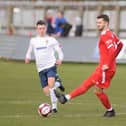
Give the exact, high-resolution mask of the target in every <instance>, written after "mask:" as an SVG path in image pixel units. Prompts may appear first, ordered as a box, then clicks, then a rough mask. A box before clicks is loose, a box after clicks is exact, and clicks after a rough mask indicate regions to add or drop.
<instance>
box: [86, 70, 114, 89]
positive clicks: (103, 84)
mask: <svg viewBox="0 0 126 126" xmlns="http://www.w3.org/2000/svg"><path fill="white" fill-rule="evenodd" d="M114 74H115V71H108V70H107V71H103V70H101V69H100V68H97V69H96V71H95V72H94V73H93V74H92V75H91V76H90V77H89V78H88V79H89V81H90V82H91V83H93V84H95V85H97V86H98V87H99V88H108V87H109V85H110V82H111V80H112V78H113V76H114Z"/></svg>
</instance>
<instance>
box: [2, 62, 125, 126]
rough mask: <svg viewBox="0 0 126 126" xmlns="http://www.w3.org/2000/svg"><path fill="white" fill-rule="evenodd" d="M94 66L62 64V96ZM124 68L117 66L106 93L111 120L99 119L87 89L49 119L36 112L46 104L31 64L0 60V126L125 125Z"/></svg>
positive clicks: (98, 105)
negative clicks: (63, 90) (111, 107)
mask: <svg viewBox="0 0 126 126" xmlns="http://www.w3.org/2000/svg"><path fill="white" fill-rule="evenodd" d="M95 67H96V64H72V63H64V64H63V65H62V66H61V67H60V68H59V69H58V71H59V73H60V77H61V78H62V81H63V83H64V85H65V87H66V93H67V92H69V91H71V90H72V89H73V88H75V87H77V86H79V85H80V83H81V82H82V81H83V80H84V79H86V78H87V77H88V76H89V75H90V74H91V73H92V71H94V70H95ZM125 73H126V70H125V66H124V65H118V68H117V73H116V76H115V77H114V79H113V80H112V84H111V86H110V88H109V89H108V90H107V91H106V92H107V94H108V95H109V97H110V99H111V102H112V103H113V107H114V108H115V110H116V112H117V116H116V117H114V118H109V119H108V118H103V117H102V115H103V113H104V111H105V109H104V107H102V105H101V103H100V102H99V101H98V99H97V98H96V96H95V95H94V94H93V90H92V89H90V90H89V91H88V92H87V93H86V94H85V95H82V96H80V97H78V98H75V99H73V100H71V101H70V102H69V103H67V104H65V105H61V104H58V108H59V112H58V114H56V115H53V116H50V117H49V118H42V117H40V116H39V115H38V113H37V108H38V105H39V104H40V103H43V102H47V103H50V100H49V97H46V96H44V94H43V92H42V90H41V86H40V83H39V78H38V75H37V74H38V73H37V71H36V68H35V64H34V63H31V64H29V65H26V64H24V63H22V62H13V61H0V126H65V125H66V126H76V125H78V126H82V125H83V126H124V125H126V119H125V118H126V100H125V98H126V85H125V82H126V77H125Z"/></svg>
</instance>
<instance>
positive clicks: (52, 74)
mask: <svg viewBox="0 0 126 126" xmlns="http://www.w3.org/2000/svg"><path fill="white" fill-rule="evenodd" d="M56 74H57V72H56V66H53V67H51V68H49V69H48V72H47V77H48V86H49V87H50V88H52V87H54V84H55V78H56Z"/></svg>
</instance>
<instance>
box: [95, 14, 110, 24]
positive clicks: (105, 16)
mask: <svg viewBox="0 0 126 126" xmlns="http://www.w3.org/2000/svg"><path fill="white" fill-rule="evenodd" d="M99 18H102V19H103V20H104V21H106V22H109V16H108V15H106V14H101V15H99V16H97V19H99Z"/></svg>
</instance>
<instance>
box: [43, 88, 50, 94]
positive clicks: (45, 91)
mask: <svg viewBox="0 0 126 126" xmlns="http://www.w3.org/2000/svg"><path fill="white" fill-rule="evenodd" d="M43 92H44V94H45V95H46V96H48V95H49V94H50V92H49V88H48V87H45V88H43Z"/></svg>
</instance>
